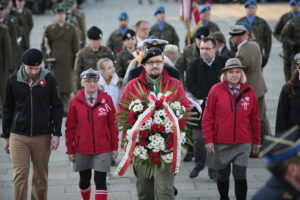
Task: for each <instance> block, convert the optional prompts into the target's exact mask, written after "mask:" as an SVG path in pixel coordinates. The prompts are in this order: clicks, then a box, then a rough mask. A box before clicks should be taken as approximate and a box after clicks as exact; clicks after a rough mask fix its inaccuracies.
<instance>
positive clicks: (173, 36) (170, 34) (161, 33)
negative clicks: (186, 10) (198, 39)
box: [149, 22, 179, 46]
mask: <svg viewBox="0 0 300 200" xmlns="http://www.w3.org/2000/svg"><path fill="white" fill-rule="evenodd" d="M165 23H166V22H165ZM149 35H155V36H156V37H157V38H159V39H162V40H167V41H168V42H169V44H175V45H177V46H179V37H178V35H177V33H176V31H175V29H174V28H173V26H171V25H170V24H168V23H166V25H165V28H164V29H163V30H160V29H159V28H158V27H157V24H154V25H152V27H151V29H150V32H149Z"/></svg>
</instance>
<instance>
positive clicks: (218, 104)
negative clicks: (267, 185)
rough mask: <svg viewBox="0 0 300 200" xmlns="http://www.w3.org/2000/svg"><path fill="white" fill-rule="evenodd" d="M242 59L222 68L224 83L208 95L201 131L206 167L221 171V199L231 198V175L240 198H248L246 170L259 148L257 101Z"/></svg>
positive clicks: (233, 60)
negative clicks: (251, 155) (252, 155)
mask: <svg viewBox="0 0 300 200" xmlns="http://www.w3.org/2000/svg"><path fill="white" fill-rule="evenodd" d="M243 68H244V67H243V66H242V64H241V62H240V60H239V59H237V58H231V59H228V60H227V62H226V65H225V68H223V69H222V71H221V72H222V74H221V82H220V83H217V84H215V85H214V86H213V87H212V88H211V90H210V92H209V94H208V99H207V102H206V108H205V110H204V114H203V118H202V131H203V139H204V142H205V148H206V150H207V153H208V154H207V162H206V164H207V166H208V167H209V168H212V169H215V170H218V179H217V186H218V191H219V194H220V200H229V197H228V191H229V176H230V172H231V163H232V174H233V177H234V182H235V196H236V199H237V200H246V198H247V179H246V169H247V164H248V159H249V155H250V151H251V144H253V151H255V152H258V151H259V148H260V122H259V108H258V101H257V98H256V96H255V91H254V89H253V87H251V86H250V85H249V84H247V83H246V80H247V79H246V75H245V73H244V71H243Z"/></svg>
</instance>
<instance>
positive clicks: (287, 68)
mask: <svg viewBox="0 0 300 200" xmlns="http://www.w3.org/2000/svg"><path fill="white" fill-rule="evenodd" d="M291 19H293V15H292V12H288V13H285V14H284V15H282V16H281V17H280V19H279V21H278V23H277V24H276V26H275V29H274V32H273V35H274V37H275V38H276V39H277V40H278V41H280V42H282V41H281V31H282V30H283V27H284V26H285V25H286V24H287V23H288V21H289V20H291ZM282 48H283V66H284V76H285V80H286V81H288V80H289V79H290V77H291V66H292V62H291V60H292V57H291V55H292V48H291V47H290V46H289V45H288V44H285V43H282Z"/></svg>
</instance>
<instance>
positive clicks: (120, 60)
mask: <svg viewBox="0 0 300 200" xmlns="http://www.w3.org/2000/svg"><path fill="white" fill-rule="evenodd" d="M136 43H137V41H136V36H135V32H134V31H133V30H131V29H128V30H127V31H126V32H125V33H124V35H123V44H124V47H123V50H122V51H121V52H120V53H118V54H117V56H116V64H115V68H116V72H117V74H118V76H119V77H121V78H124V76H125V73H126V71H127V68H128V65H129V63H130V61H131V60H132V59H134V55H133V53H134V51H135V50H136Z"/></svg>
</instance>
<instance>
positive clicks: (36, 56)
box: [22, 48, 43, 66]
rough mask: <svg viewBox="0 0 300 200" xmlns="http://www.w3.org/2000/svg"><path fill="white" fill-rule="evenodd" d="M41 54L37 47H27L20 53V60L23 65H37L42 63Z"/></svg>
mask: <svg viewBox="0 0 300 200" xmlns="http://www.w3.org/2000/svg"><path fill="white" fill-rule="evenodd" d="M42 60H43V55H42V52H41V51H40V50H38V49H34V48H32V49H27V50H26V51H25V52H24V53H23V54H22V62H23V64H24V65H29V66H39V65H40V64H41V63H42Z"/></svg>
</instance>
